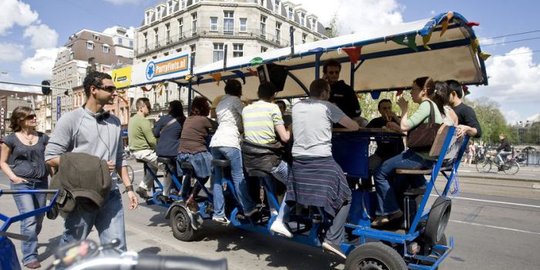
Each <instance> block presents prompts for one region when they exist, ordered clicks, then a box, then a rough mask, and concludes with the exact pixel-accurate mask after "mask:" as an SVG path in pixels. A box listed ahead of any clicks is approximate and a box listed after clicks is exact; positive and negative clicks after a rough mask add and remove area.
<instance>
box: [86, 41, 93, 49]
mask: <svg viewBox="0 0 540 270" xmlns="http://www.w3.org/2000/svg"><path fill="white" fill-rule="evenodd" d="M86 49H87V50H94V42H92V41H90V40H87V41H86Z"/></svg>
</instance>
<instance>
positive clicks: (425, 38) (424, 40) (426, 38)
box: [422, 30, 433, 50]
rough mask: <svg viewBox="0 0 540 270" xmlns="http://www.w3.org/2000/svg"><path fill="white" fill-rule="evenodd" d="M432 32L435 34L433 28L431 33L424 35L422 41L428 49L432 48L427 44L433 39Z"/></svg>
mask: <svg viewBox="0 0 540 270" xmlns="http://www.w3.org/2000/svg"><path fill="white" fill-rule="evenodd" d="M431 34H433V30H431V31H429V34H427V35H425V36H423V37H422V42H423V43H424V48H426V50H431V48H430V47H429V46H428V45H427V44H428V43H429V40H431Z"/></svg>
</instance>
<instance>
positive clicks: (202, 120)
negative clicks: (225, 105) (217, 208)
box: [177, 97, 217, 212]
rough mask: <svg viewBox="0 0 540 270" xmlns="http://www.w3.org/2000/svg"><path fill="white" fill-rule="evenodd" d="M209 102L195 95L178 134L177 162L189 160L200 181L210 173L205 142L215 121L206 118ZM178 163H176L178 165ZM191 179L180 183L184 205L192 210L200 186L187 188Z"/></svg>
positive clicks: (210, 160)
mask: <svg viewBox="0 0 540 270" xmlns="http://www.w3.org/2000/svg"><path fill="white" fill-rule="evenodd" d="M209 113H210V104H209V102H208V99H206V98H205V97H196V98H194V99H193V102H192V104H191V112H190V114H189V117H188V118H187V119H186V122H185V123H184V128H183V129H182V135H181V136H180V147H179V148H178V153H179V154H178V157H177V162H178V163H179V164H180V163H181V162H186V161H187V162H189V163H191V165H192V166H193V170H194V174H195V175H194V176H195V177H197V179H199V182H200V183H203V184H204V183H206V181H207V180H208V177H210V175H211V174H212V154H210V152H208V147H206V142H207V139H208V136H209V134H210V131H211V130H212V129H215V128H216V126H217V124H216V122H214V121H212V120H210V118H208V114H209ZM179 164H178V165H179ZM177 168H178V172H179V175H181V174H183V172H182V170H181V169H180V166H177ZM190 180H191V179H184V184H183V185H182V198H184V199H186V197H188V195H189V197H188V198H187V200H186V205H187V207H188V209H189V210H191V211H193V212H197V211H198V206H197V203H196V202H195V199H194V195H195V194H197V193H199V191H200V188H201V187H200V186H199V185H198V184H197V185H195V188H194V189H193V191H191V190H190V188H189V183H190Z"/></svg>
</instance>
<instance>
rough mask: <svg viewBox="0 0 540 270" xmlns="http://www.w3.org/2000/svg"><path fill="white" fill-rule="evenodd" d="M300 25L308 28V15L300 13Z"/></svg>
mask: <svg viewBox="0 0 540 270" xmlns="http://www.w3.org/2000/svg"><path fill="white" fill-rule="evenodd" d="M300 25H301V26H306V14H304V13H300Z"/></svg>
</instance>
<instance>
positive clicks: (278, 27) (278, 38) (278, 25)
mask: <svg viewBox="0 0 540 270" xmlns="http://www.w3.org/2000/svg"><path fill="white" fill-rule="evenodd" d="M281 25H282V23H281V22H278V21H276V36H275V41H276V43H277V44H280V43H281Z"/></svg>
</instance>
